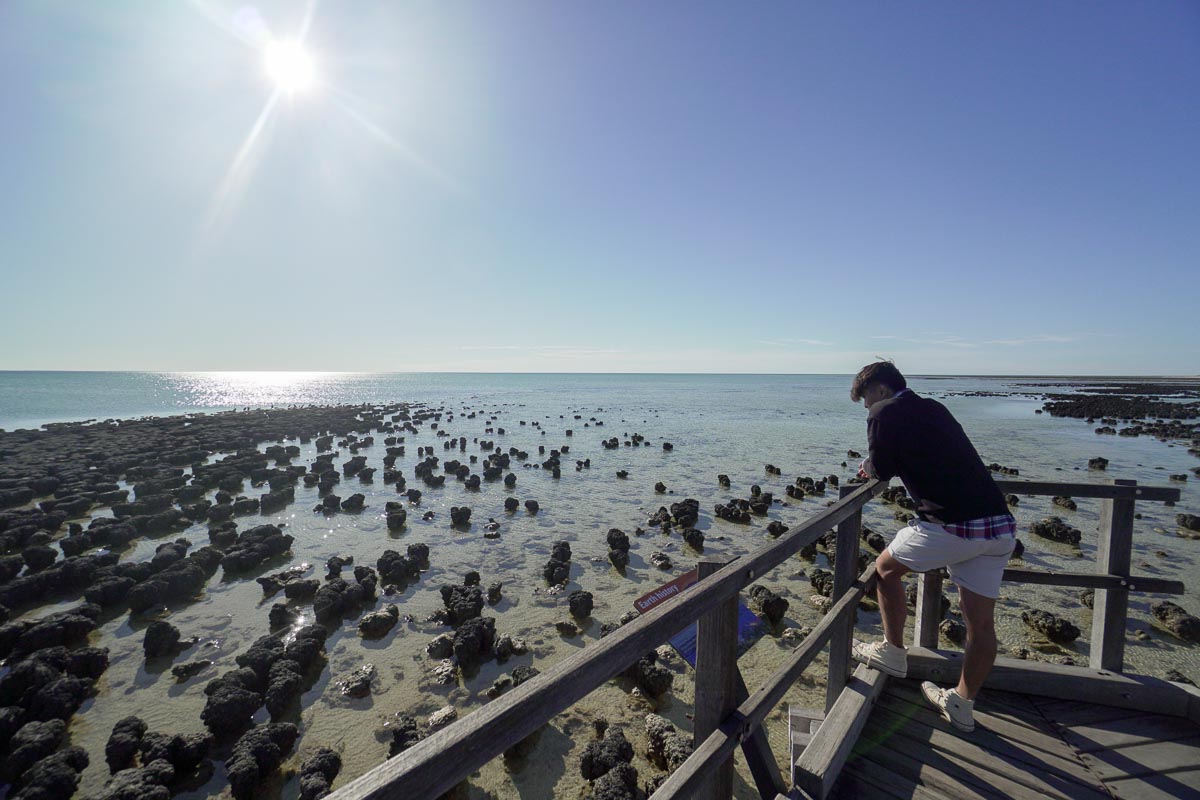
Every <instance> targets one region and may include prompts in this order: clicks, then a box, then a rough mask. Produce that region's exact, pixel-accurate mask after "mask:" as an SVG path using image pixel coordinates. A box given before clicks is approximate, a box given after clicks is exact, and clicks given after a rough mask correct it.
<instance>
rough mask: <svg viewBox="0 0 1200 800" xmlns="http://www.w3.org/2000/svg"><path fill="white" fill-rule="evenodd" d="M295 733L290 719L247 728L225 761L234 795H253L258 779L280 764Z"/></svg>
mask: <svg viewBox="0 0 1200 800" xmlns="http://www.w3.org/2000/svg"><path fill="white" fill-rule="evenodd" d="M299 735H300V732H299V730H297V729H296V726H295V725H293V724H291V723H290V722H273V723H269V724H266V725H260V726H258V727H256V728H253V729H251V730H249V731H247V732H246V734H245V735H244V736H242V738H241V739H239V740H238V742H237V744H235V745H234V746H233V752H232V753H231V754H230V756H229V758H228V759H226V761H225V772H226V774H227V775H228V776H229V786H230V789H231V790H232V793H233V796H234V798H235V799H236V800H245V799H246V798H251V797H253V796H254V789H255V787H256V786H257V785H258V782H259V781H260V780H261V779H262V778H263V777H264V776H266V775H267V774H269V773H271V772H273V771H274V770H275V769H276V768H278V767H279V765H280V764H281V763H283V759H284V758H286V757H287V754H288V753H289V752H291V749H292V745H293V744H295V742H296V738H297V737H298V736H299Z"/></svg>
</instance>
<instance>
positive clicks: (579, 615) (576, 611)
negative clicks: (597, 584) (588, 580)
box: [567, 589, 592, 619]
mask: <svg viewBox="0 0 1200 800" xmlns="http://www.w3.org/2000/svg"><path fill="white" fill-rule="evenodd" d="M567 603H568V604H569V606H570V609H571V616H572V617H575V618H576V619H587V618H588V617H589V616H591V614H592V593H591V592H585V591H583V590H582V589H580V590H578V591H574V592H571V594H570V595H568V596H567Z"/></svg>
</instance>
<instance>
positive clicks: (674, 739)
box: [646, 714, 692, 772]
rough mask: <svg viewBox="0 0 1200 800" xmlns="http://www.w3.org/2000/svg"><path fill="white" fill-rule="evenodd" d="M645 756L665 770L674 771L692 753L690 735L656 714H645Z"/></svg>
mask: <svg viewBox="0 0 1200 800" xmlns="http://www.w3.org/2000/svg"><path fill="white" fill-rule="evenodd" d="M646 744H647V747H646V757H647V758H649V759H650V761H652V762H653V763H654V764H655V765H657V766H658V767H660V768H661V769H665V770H667V772H674V771H675V770H676V769H678V768H679V766H680V765H681V764H682V763H683V762H684V761H687V758H688V756H690V755H691V754H692V740H691V736H690V735H688V734H685V733H683V732H682V731H680V730H679V729H678V728H676V727H675V726H674V725H672V724H671V721H670V720H668V719H666V718H665V717H660V716H659V715H658V714H647V715H646Z"/></svg>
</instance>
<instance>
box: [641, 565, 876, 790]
mask: <svg viewBox="0 0 1200 800" xmlns="http://www.w3.org/2000/svg"><path fill="white" fill-rule="evenodd" d="M878 577H879V576H878V574H877V573H876V572H875V565H874V564H872V565H871V566H870V567H868V568H867V569H865V570H863V573H862V574H861V575H859V576H858V580H857V581H855V583H854V585H853V586H851V587H850V588H849V589H848V590H846V593H845V594H843V595H842V596H841V598H839V599H838V601H837V602H836V603H834V605H833V607H832V608H830V609H829V612H828V613H827V614H826V615H825V616H824V617H822V619H821V622H820V623H818V624H817V627H816V628H814V629H813V632H812V633H810V634H809V635H808V637H807V638H806V639H805V640H804V642H803V643H801V645H800V646H799V647H797V648H796V649H795V650H793V651H792V655H791V656H789V657H788V660H787V661H786V662H785V663H784V665H783V666H782V667H780V668H779V669H778V670H776V671H775V673H774V674H773V675H772V676H771V677H770V678H769V679H768V680H767V682H766V683H765V684H764V685H763V686H762V688H760V689H759V690H758V691H756V692H755V693H754V694H752V695H750V697H749V699H747V700H746V701H745V702H744V703H742V704H741V705H740V706H738V709H737V711H735V712H734V713H733V714H731V715H730V716H729V717H728V718H727V719H726V721H725V723H724V724H722V725H721V727H720V728H719V729H718V730H716V731H715V732H713V734H712V735H711V736H709V737H708V738H707V739H706V740H704V743H703V744H702V745H701V746H700V747H697V748H696V749H695V750H694V751H693V752H692V754H691V756H689V757H688V759H687V760H686V761H684V762H683V763H682V764H680V765H679V768H678V769H677V770H675V771H674V772H673V773H671V777H669V778H667V780H666V782H665V783H663V785H662V786H660V787H659V788H658V791H656V792H655V793H654V794H653V795H652V796H651V800H668V799H669V798H687V797H692V796H693V795H694V794H695V793H696V791H697V789H698V787H700V786H701V785H702V784H703V782H704V781H705V780H706V779H707V777H708V776H709V774H710V773H711V772H712V770H714V769H716V768H717V766H719V765H720V764H721V763H723V762H724V761H725V759H726V758H728V757H729V756H730V755H731V754H732V753H733V749H734V748H735V747H737V744H738V742H739V741H741V740H742V739H744V738H745V737H746V736H747V735H749V732H750V731H751V730H753V729H754V728H757V727H758V726H759V725H761V724H762V723H763V720H765V719H766V718H767V715H768V714H770V713H771V711H772V710H773V709H774V708H775V706H777V705H779V701H780V700H782V699H783V696H784V695H785V694H787V691H788V689H790V688H792V685H793V684H794V683H795V682H796V681H797V680H798V679H799V678H800V676H801V675H803V674H804V670H805V669H807V668H808V665H809V664H810V663H811V662H812V660H813V659H814V658H816V657H817V654H819V653H820V652H821V650H823V649H824V647H825V645H826V643H827V642H829V640H830V639H831V638H832V637H833V636H834V634H836V633H837V632H838V631H839V629H840V628H841V624H840V623H841V622H842V621H843V620H844V619H846V618H848V617H851V616H852V615H853V614H854V612H855V610H856V607H857V606H858V601H859V600H861V599H862V597H863V595H864V594H866V593H867V592H869V591H871V589H872V588H873V587H874V586H875V581H876V580H877V579H878Z"/></svg>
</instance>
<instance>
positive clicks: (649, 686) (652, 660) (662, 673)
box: [621, 650, 675, 697]
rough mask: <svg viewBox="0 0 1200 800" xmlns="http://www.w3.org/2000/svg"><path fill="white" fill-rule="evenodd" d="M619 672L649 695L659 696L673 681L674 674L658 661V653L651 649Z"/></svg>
mask: <svg viewBox="0 0 1200 800" xmlns="http://www.w3.org/2000/svg"><path fill="white" fill-rule="evenodd" d="M621 674H622V675H624V676H625V677H626V678H629V679H631V680H632V681H633V682H634V683H636V684H637V685H638V688H640V689H641V690H642V691H643V692H645V693H646V694H648V695H649V696H651V697H661V696H662V695H663V694H665V693H666V692H667V691H668V690H669V689H670V688H671V685H672V684H673V683H674V682H675V675H674V674H673V673H672V672H671V671H670V670H669V669H667V668H666V667H664V666H662V665H661V664H659V663H658V653H656V652H655V651H653V650H651V651H650V652H649V653H646V654H645V655H644V656H642V657H641V658H639V659H638V660H637V661H635V662H633V663H632V664H630V665H629V666H628V667H627V668H626V669H625V671H624V672H622V673H621Z"/></svg>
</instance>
